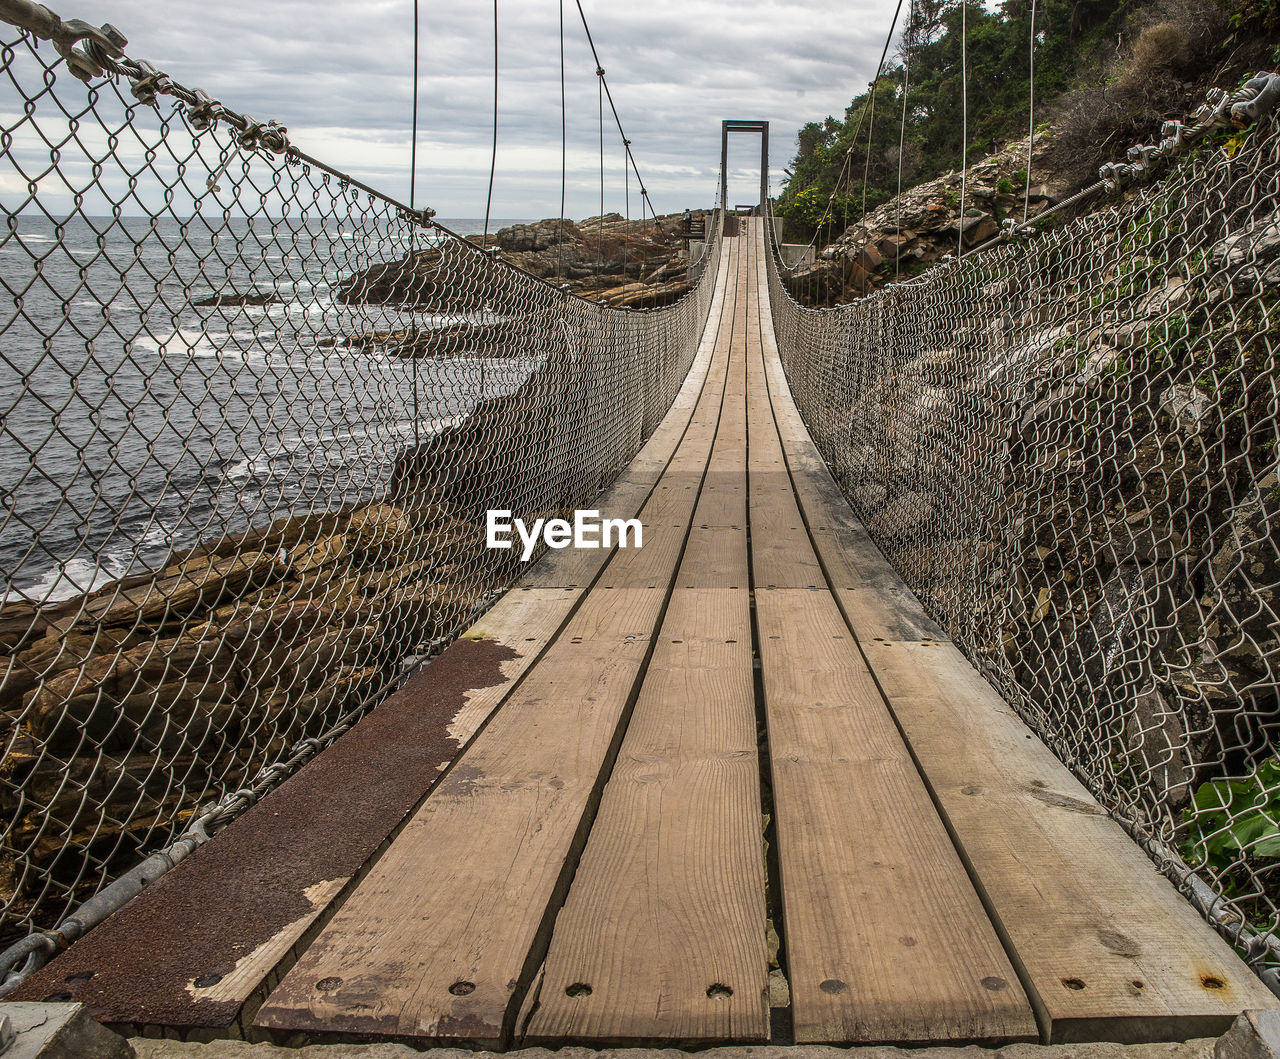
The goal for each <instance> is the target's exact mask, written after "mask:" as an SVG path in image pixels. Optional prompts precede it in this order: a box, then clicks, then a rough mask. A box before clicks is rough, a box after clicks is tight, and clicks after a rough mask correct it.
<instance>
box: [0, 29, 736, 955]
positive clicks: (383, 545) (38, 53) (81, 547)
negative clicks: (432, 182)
mask: <svg viewBox="0 0 1280 1059" xmlns="http://www.w3.org/2000/svg"><path fill="white" fill-rule="evenodd" d="M14 6H15V5H14V4H13V3H9V4H7V6H6V11H8V10H9V9H10V8H13V7H14ZM18 6H21V5H18ZM46 14H47V12H46ZM6 17H8V16H7V15H6ZM51 17H52V16H51ZM54 21H55V22H56V21H57V20H56V18H54ZM70 25H71V24H64V26H63V30H64V31H65V29H66V27H67V26H70ZM46 28H47V27H46ZM55 28H56V27H55ZM106 30H109V27H104V32H97V31H93V32H91V33H90V34H89V36H88V38H87V39H88V40H89V42H90V46H88V47H87V48H86V49H85V50H81V49H79V48H77V49H76V50H75V51H72V50H71V49H70V47H69V46H68V43H67V39H66V33H65V32H64V33H63V37H62V38H59V37H58V36H56V35H55V36H54V42H55V44H56V45H57V48H56V50H55V46H54V45H51V44H50V43H48V42H42V41H40V40H38V39H37V37H36V36H35V35H34V34H33V33H31V32H22V31H19V30H17V29H12V30H9V32H8V33H7V34H5V36H6V39H5V42H4V43H3V44H2V45H0V84H3V88H2V89H0V146H2V147H3V155H0V197H2V199H3V203H4V207H5V209H4V214H5V219H4V227H3V230H2V231H0V285H2V286H3V294H0V468H3V475H2V477H0V501H2V502H3V511H2V512H0V569H2V570H3V576H4V591H5V595H4V601H3V606H2V607H0V719H2V720H3V725H4V728H3V744H2V745H3V758H2V759H0V803H2V805H3V811H2V812H0V828H2V830H0V905H2V907H3V917H2V918H0V923H2V924H3V932H4V935H5V938H6V940H12V938H13V937H14V936H17V935H19V934H22V933H24V932H25V931H26V930H28V929H31V928H42V929H43V928H49V927H51V926H52V925H54V924H55V923H56V922H58V920H59V919H60V917H61V916H63V915H64V914H65V913H66V912H67V910H68V909H69V908H71V907H72V906H73V905H74V904H75V903H76V902H77V901H78V900H80V899H82V898H84V897H85V896H87V895H88V894H90V893H92V892H93V891H95V890H96V889H97V888H98V887H100V886H101V885H102V884H103V883H104V882H105V881H107V880H110V879H112V878H114V877H115V876H117V875H119V874H120V873H121V872H122V871H123V870H124V869H127V868H129V867H130V866H131V865H133V864H134V863H136V861H137V859H138V857H139V854H140V852H142V851H144V850H146V849H148V848H151V847H155V846H158V845H163V844H165V843H167V842H170V841H172V840H173V839H174V837H175V836H176V835H179V834H180V833H182V832H183V831H184V829H186V828H189V827H191V826H192V824H193V823H195V824H196V827H195V833H196V837H197V839H198V838H199V837H201V835H202V834H203V829H204V828H205V827H206V826H208V825H211V824H213V823H220V822H223V821H225V819H226V818H227V817H228V816H229V815H231V813H232V812H233V811H234V810H235V809H237V808H242V807H243V806H245V805H248V804H251V803H252V801H253V800H255V799H256V798H257V797H258V796H259V795H260V794H261V793H262V792H263V791H264V790H265V789H267V788H269V786H270V785H271V784H272V783H274V782H277V781H278V780H279V779H280V778H281V777H282V776H283V775H284V774H286V773H287V772H288V771H289V769H290V768H292V767H293V766H296V765H297V764H298V763H299V762H301V761H303V760H305V759H306V757H307V756H309V755H310V754H311V753H313V752H314V751H315V750H316V749H317V748H318V747H319V746H320V745H322V743H323V742H324V741H325V740H327V739H329V738H331V737H332V736H333V735H334V734H335V733H336V732H338V731H340V730H342V729H343V728H344V727H346V726H349V725H350V724H351V723H352V722H353V721H354V720H355V719H356V718H357V717H358V716H359V715H360V714H361V712H362V711H365V710H367V709H369V708H370V707H372V706H374V705H375V704H376V703H377V702H378V701H379V700H380V698H381V697H383V696H384V695H385V694H386V693H387V692H388V691H389V690H390V689H392V688H393V687H394V686H395V685H396V684H397V683H398V682H399V681H400V680H401V679H402V678H403V676H404V675H405V674H406V673H407V672H409V671H410V670H412V669H413V668H414V667H415V666H416V665H418V664H419V663H420V662H421V661H422V660H423V658H425V657H428V656H429V655H430V653H431V651H432V650H433V648H435V647H438V645H439V644H441V643H442V642H446V641H448V640H449V639H451V638H452V637H454V636H455V635H456V634H457V633H458V632H459V631H460V630H461V629H462V628H464V627H465V626H466V625H467V623H468V621H469V619H470V618H471V617H473V616H474V615H476V614H477V612H478V611H479V610H481V609H483V608H484V607H485V606H486V605H487V604H488V603H489V602H491V601H492V600H493V599H494V598H495V597H496V596H497V595H499V594H501V592H503V591H504V590H505V589H506V588H507V587H508V586H509V585H511V584H512V582H513V580H514V579H515V578H516V577H517V576H518V575H519V573H520V572H521V570H522V569H523V566H522V564H520V563H519V562H518V561H517V560H516V557H515V553H514V552H511V551H500V550H489V549H487V548H486V547H485V541H484V522H485V511H486V509H488V508H507V509H511V510H512V511H513V513H514V515H515V517H518V518H524V519H532V518H535V517H543V516H555V515H560V514H562V513H564V512H565V511H567V510H568V509H572V508H574V507H580V506H585V505H587V504H588V503H589V502H590V501H591V500H592V499H593V498H594V497H595V496H596V495H598V493H599V492H600V491H601V490H602V488H604V487H605V486H606V485H607V484H608V483H609V482H610V481H611V480H612V479H613V478H614V477H615V476H616V475H617V474H618V473H619V471H621V470H622V468H623V467H625V466H626V464H627V463H628V461H629V460H630V459H631V458H632V456H633V455H634V454H635V453H636V451H637V450H638V449H639V448H640V446H641V445H642V443H643V442H644V441H645V439H646V438H647V437H648V435H649V433H650V432H651V431H652V430H653V428H654V426H655V425H656V424H657V422H658V421H659V419H660V418H661V417H662V415H663V414H664V413H665V411H666V410H667V408H668V407H669V405H670V403H671V401H672V400H673V398H674V396H675V393H676V390H677V389H678V387H679V385H680V383H681V382H682V380H683V379H684V377H685V375H686V374H687V371H688V369H689V367H690V364H691V363H692V359H693V355H694V352H695V349H696V346H697V341H698V337H699V334H700V331H701V328H702V325H703V322H704V319H705V316H706V312H707V307H708V305H709V300H710V295H711V285H712V281H713V280H714V275H715V271H716V270H715V261H716V259H717V255H718V250H719V241H718V235H717V233H716V231H715V226H709V228H710V229H711V231H710V234H709V238H710V245H709V246H708V247H707V252H706V253H705V254H704V255H703V257H702V265H701V270H702V278H701V280H700V281H698V282H696V283H695V285H694V289H693V291H692V293H690V294H689V295H688V296H686V297H685V298H684V299H682V300H681V301H679V302H677V303H676V304H674V305H671V306H668V307H665V308H662V309H656V310H651V311H650V310H646V311H619V310H611V309H606V308H604V307H602V306H600V305H597V304H594V303H591V302H587V301H584V300H582V299H580V298H577V297H574V296H571V295H569V294H567V293H565V292H563V291H561V290H559V289H557V288H555V287H553V286H551V285H549V284H547V283H545V282H542V281H541V280H538V279H535V278H533V277H531V276H529V275H527V274H524V273H522V272H520V271H519V270H518V269H516V268H514V267H511V266H509V265H507V264H504V262H503V261H501V260H499V259H496V258H495V257H493V256H491V255H490V254H487V253H485V252H483V251H482V250H480V249H479V248H478V247H476V246H473V245H472V244H470V243H468V242H466V241H464V240H462V239H460V238H458V237H455V236H453V235H452V234H451V233H448V232H447V231H445V230H442V229H441V228H439V227H437V226H435V225H434V224H433V223H432V221H431V215H430V213H429V212H415V211H412V210H410V209H408V208H406V207H405V206H404V205H403V204H400V203H397V202H395V201H394V200H392V199H389V198H386V197H384V196H382V195H380V194H377V193H376V192H373V191H371V189H369V188H367V187H366V186H364V185H362V184H360V183H359V182H357V181H355V180H352V179H351V178H349V177H347V176H344V175H343V174H341V173H340V172H338V171H336V170H334V169H331V168H329V167H328V166H325V165H324V164H323V163H320V162H317V161H316V160H315V159H311V158H309V157H308V156H306V155H304V154H302V153H301V152H300V151H298V150H297V149H296V148H293V147H292V146H290V145H289V144H288V140H287V137H286V130H284V129H283V128H282V127H280V126H278V125H275V124H274V123H267V124H264V123H260V122H255V121H254V119H252V118H249V117H247V116H243V115H237V114H234V113H233V112H231V111H228V110H226V109H225V108H223V107H222V106H221V105H220V104H218V103H217V102H216V101H214V100H211V99H210V98H209V97H208V96H207V95H205V94H204V93H202V92H200V91H198V90H189V89H185V88H183V87H182V86H180V85H178V84H176V83H175V82H173V81H172V80H170V79H169V78H168V77H167V76H166V75H164V74H163V73H162V72H160V71H157V70H155V69H154V68H153V67H150V66H149V65H148V64H146V63H135V62H132V61H130V60H127V59H124V58H123V55H122V52H121V50H120V49H121V48H122V47H123V38H122V37H119V35H118V34H115V33H114V31H112V32H105V31H106ZM52 33H54V30H53V29H50V30H49V31H48V32H47V33H44V32H42V33H41V35H42V36H48V35H50V34H52ZM82 39H83V35H82ZM95 41H96V49H95V47H94V46H93V45H94V42H95ZM86 52H87V58H86ZM112 54H114V56H115V60H114V61H113V60H111V58H110V57H111V55H112ZM68 62H70V63H71V64H72V66H71V68H70V69H68ZM95 64H96V67H97V68H98V69H97V73H96V74H95ZM102 69H105V70H107V71H111V72H112V73H113V74H114V76H111V75H109V76H106V77H103V76H102V75H101V74H102ZM70 73H76V74H77V76H81V77H83V78H85V79H86V80H87V82H88V83H87V84H82V83H80V81H78V80H75V79H74V78H73V77H71V76H69V74H70ZM317 737H319V738H317ZM285 758H287V759H288V761H287V762H286V763H284V764H275V765H273V764H271V763H273V762H278V761H280V759H285ZM218 798H222V799H223V802H222V803H221V806H220V808H219V810H218V811H217V812H214V813H213V814H212V815H210V813H209V806H208V804H207V803H208V802H209V800H210V799H218ZM198 814H203V815H199V817H198V819H197V816H198ZM179 852H182V851H179ZM173 859H176V856H175V857H174V858H173ZM140 885H141V882H139V883H138V886H140Z"/></svg>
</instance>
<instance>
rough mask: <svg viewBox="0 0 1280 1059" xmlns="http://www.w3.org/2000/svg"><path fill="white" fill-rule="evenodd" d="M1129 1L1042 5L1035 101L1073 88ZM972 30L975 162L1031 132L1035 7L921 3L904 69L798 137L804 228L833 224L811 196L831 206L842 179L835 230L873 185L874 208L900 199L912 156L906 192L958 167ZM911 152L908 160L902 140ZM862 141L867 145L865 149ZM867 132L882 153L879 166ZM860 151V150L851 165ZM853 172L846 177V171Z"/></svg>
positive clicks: (1008, 0) (790, 209)
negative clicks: (964, 40) (964, 42)
mask: <svg viewBox="0 0 1280 1059" xmlns="http://www.w3.org/2000/svg"><path fill="white" fill-rule="evenodd" d="M1124 2H1125V0H1092V2H1091V3H1087V4H1081V3H1076V2H1072V0H1041V2H1038V4H1037V10H1036V31H1037V36H1038V37H1040V40H1041V43H1040V44H1039V46H1038V47H1037V50H1036V95H1037V97H1038V98H1039V99H1041V100H1044V99H1048V98H1052V97H1054V96H1056V95H1057V94H1058V93H1060V92H1061V91H1062V90H1063V89H1064V88H1065V87H1067V85H1068V84H1069V83H1070V81H1071V79H1072V77H1073V75H1074V73H1075V70H1076V64H1077V61H1078V56H1079V54H1080V53H1081V52H1082V51H1088V50H1090V49H1092V48H1093V47H1094V45H1095V44H1096V42H1097V41H1098V40H1099V39H1100V38H1101V36H1102V35H1103V34H1105V33H1106V32H1107V31H1108V29H1109V26H1110V23H1111V20H1112V18H1113V16H1114V15H1115V14H1116V13H1117V12H1118V11H1119V10H1120V9H1121V8H1122V7H1123V6H1124ZM962 18H963V19H964V21H965V23H966V27H967V37H968V54H967V59H966V62H967V66H968V76H969V99H970V108H969V155H970V158H978V157H981V156H982V155H983V154H986V153H988V152H990V151H991V150H994V149H995V148H997V147H998V146H1000V145H1001V144H1002V143H1003V142H1004V141H1006V140H1008V139H1011V138H1015V137H1017V136H1018V135H1020V134H1022V133H1024V132H1025V131H1026V125H1027V98H1028V90H1029V84H1030V79H1029V72H1028V68H1027V51H1028V43H1029V39H1030V30H1031V24H1030V20H1031V4H1030V2H1029V0H1004V3H1003V4H1002V6H1001V7H1000V9H999V10H998V11H995V12H990V11H988V10H987V9H986V8H985V7H984V6H983V5H982V4H981V3H976V2H970V3H967V4H964V5H962V4H960V3H958V2H954V0H917V3H916V4H915V5H914V11H913V17H912V21H911V24H910V25H908V26H907V27H906V30H905V33H904V35H903V40H902V45H901V47H900V49H899V55H898V61H897V63H895V64H893V65H892V66H891V67H890V68H889V69H887V70H886V71H884V73H882V74H881V77H880V80H879V82H878V84H877V86H876V90H875V94H874V98H873V96H872V94H871V92H870V91H868V92H865V93H863V94H862V95H860V96H858V97H857V98H856V99H854V100H853V102H851V103H850V104H849V107H848V109H847V110H846V111H845V114H844V120H843V121H838V120H836V119H835V118H832V117H829V118H827V119H826V120H825V121H823V122H820V123H819V122H810V123H809V124H808V125H806V126H805V127H804V128H803V129H801V130H800V133H799V137H798V139H799V151H798V152H797V154H796V158H795V161H794V162H793V163H792V168H791V171H790V180H789V183H788V184H787V187H786V189H785V190H784V191H783V194H782V196H781V198H780V200H779V204H778V212H779V213H781V214H783V215H784V216H786V217H788V218H790V219H794V220H796V221H799V222H801V223H804V224H809V225H813V224H815V223H816V219H815V213H816V215H817V218H821V217H822V206H819V207H818V208H817V209H816V210H814V209H813V208H812V207H810V206H809V205H807V202H808V200H806V199H805V198H803V197H802V195H803V193H805V192H808V193H809V194H810V195H811V196H813V197H815V198H820V199H821V200H822V204H823V206H825V204H826V201H827V199H828V198H829V197H830V196H831V192H832V190H833V189H835V188H836V185H837V181H839V189H838V190H839V194H837V196H836V197H837V199H843V202H844V207H843V210H842V211H835V210H833V211H832V214H834V215H835V217H834V220H835V223H837V224H838V223H840V221H841V220H844V219H845V218H847V219H848V221H852V220H856V219H857V217H859V216H861V207H862V187H863V177H864V175H865V176H866V178H867V179H866V198H867V209H868V210H870V209H872V208H873V207H874V206H876V205H878V204H879V203H881V202H884V201H887V200H888V199H889V198H891V197H892V196H893V195H895V194H896V193H897V189H898V166H899V161H900V160H901V165H902V180H903V186H904V187H911V186H913V185H914V184H918V183H920V182H921V181H923V180H929V179H931V178H933V177H935V176H939V175H941V174H942V173H945V172H947V171H948V170H950V169H954V168H957V167H958V165H959V162H960V157H961V141H962V138H963V136H962V128H963V114H962V109H963V107H962V101H961V93H960V83H961V54H960V50H961V49H960V40H961V33H960V29H961V19H962ZM904 63H906V64H907V66H908V67H909V70H910V93H909V98H908V100H907V103H908V106H907V114H906V125H905V129H903V127H902V102H903V101H902V91H903V85H904V80H905V74H904V69H903V64H904ZM900 132H901V134H902V140H903V145H902V150H901V152H899V134H900ZM855 136H856V143H855ZM868 136H869V138H870V143H871V152H870V156H869V158H868V154H867V150H866V144H867V142H868ZM850 145H853V147H854V150H853V152H852V154H851V156H850V157H849V161H848V164H847V166H846V164H845V157H846V155H847V154H849V148H850ZM842 170H843V176H842V175H841V173H842Z"/></svg>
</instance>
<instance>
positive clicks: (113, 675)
mask: <svg viewBox="0 0 1280 1059" xmlns="http://www.w3.org/2000/svg"><path fill="white" fill-rule="evenodd" d="M548 370H551V369H550V368H549V367H548V368H543V369H541V370H539V371H537V372H535V373H534V375H533V376H532V377H531V378H530V379H529V380H527V381H526V383H525V384H524V385H523V386H522V387H521V388H520V389H519V390H517V391H516V392H515V393H513V394H510V395H507V396H504V397H497V398H492V399H488V400H485V401H482V402H481V403H480V404H479V405H478V406H477V407H476V408H475V409H474V411H473V412H472V414H471V416H470V417H468V419H466V420H464V421H463V422H462V423H459V424H456V425H454V426H452V427H449V428H446V429H445V430H442V431H441V432H439V433H438V434H436V435H434V436H433V437H432V438H430V439H429V440H428V441H426V442H424V443H423V444H422V445H421V446H420V447H418V448H417V449H408V450H404V451H402V452H401V453H400V455H399V457H398V458H397V460H396V472H395V475H394V477H393V480H392V481H391V482H390V483H389V485H388V491H387V494H386V496H385V497H383V498H381V499H378V500H375V501H372V502H369V503H361V504H346V505H343V506H341V507H338V508H336V509H334V510H329V511H323V512H316V513H313V514H303V515H294V516H288V517H284V518H279V519H276V520H275V521H273V522H272V523H271V524H270V525H268V526H265V527H263V528H259V529H251V530H249V531H247V532H242V533H235V534H230V535H227V536H225V537H222V538H220V539H217V540H214V541H210V542H207V543H205V544H202V545H199V546H197V547H194V548H190V549H188V550H186V551H179V552H174V553H173V554H171V555H170V556H169V557H168V559H167V560H166V561H165V562H164V563H163V564H160V565H159V567H158V568H157V569H155V570H153V571H150V572H144V573H138V574H134V575H131V576H128V577H125V578H122V579H120V580H118V581H115V582H113V583H111V584H109V585H106V586H104V587H102V588H99V589H98V590H96V591H93V592H89V593H85V594H82V595H79V596H76V597H74V598H72V599H68V600H65V601H62V602H58V603H53V604H49V605H45V606H40V605H37V604H35V603H29V602H21V601H19V602H10V603H7V604H5V605H4V606H2V607H0V659H2V661H0V716H2V717H3V722H4V726H5V743H4V746H5V752H4V756H3V759H2V760H0V806H2V808H3V812H4V814H5V815H6V818H8V819H10V820H12V821H13V824H12V826H11V829H10V830H9V832H8V834H7V835H6V837H5V840H4V843H3V845H2V846H0V900H2V901H3V902H4V903H5V905H6V907H7V908H8V916H7V919H8V921H9V923H10V929H14V930H17V931H18V932H19V933H21V932H23V931H22V928H21V925H20V924H21V920H22V918H23V916H24V915H25V914H27V911H28V910H29V909H30V908H31V907H32V905H33V903H34V902H35V901H37V900H39V901H42V902H47V903H48V905H53V906H57V905H59V904H61V903H64V902H66V903H72V902H74V900H77V899H82V898H84V897H86V896H88V894H89V893H91V892H92V891H93V890H94V889H95V888H96V887H97V885H98V884H99V881H100V876H101V877H108V878H109V877H111V876H112V875H113V874H115V873H116V872H117V871H119V870H121V869H123V868H125V867H129V866H131V865H132V863H134V862H135V861H136V859H137V857H138V855H139V854H140V853H141V852H143V851H144V850H147V849H150V848H152V847H155V846H157V845H161V844H163V843H164V842H165V841H167V840H168V838H169V836H170V834H171V832H172V831H173V830H175V829H176V830H180V829H181V827H182V825H183V824H184V823H185V822H186V821H187V820H189V819H190V818H191V817H192V816H193V815H194V813H195V812H196V810H197V809H198V808H199V807H200V806H201V805H202V803H203V802H205V801H206V800H208V799H210V798H213V797H215V796H217V795H219V794H220V793H221V792H222V791H223V790H224V789H235V788H236V787H238V786H240V785H242V784H243V783H245V782H246V781H247V780H248V779H250V778H251V777H252V774H253V773H254V772H256V770H257V769H258V768H260V767H261V766H262V765H264V764H266V763H268V762H271V761H274V760H276V759H278V758H280V757H282V756H283V754H284V751H286V750H287V749H288V748H289V747H290V746H292V745H293V744H294V743H296V742H297V741H298V740H299V739H301V738H305V737H311V736H314V735H316V734H318V733H319V732H321V731H323V730H324V729H325V728H327V727H329V726H330V725H332V724H333V722H334V721H335V720H336V719H337V718H339V717H340V716H342V715H343V714H345V713H347V712H349V711H351V710H354V709H360V708H367V707H370V706H372V705H374V704H376V702H378V701H379V700H380V699H381V697H382V696H383V695H384V694H385V693H386V692H387V691H388V690H390V689H391V688H392V687H393V686H394V685H395V684H396V683H397V682H398V681H399V679H400V678H401V677H402V676H403V675H404V672H405V665H406V663H407V664H410V665H412V664H414V662H415V659H420V658H421V657H423V655H424V654H425V653H426V652H427V651H428V650H429V649H430V647H431V646H432V645H433V644H434V643H438V642H443V641H447V640H448V639H451V638H453V637H454V636H456V635H457V633H458V632H460V631H461V630H462V629H463V628H465V627H466V625H467V624H468V622H469V620H471V618H472V616H473V615H474V614H475V613H476V612H477V610H478V609H479V608H481V607H483V606H484V605H485V604H486V603H487V602H488V601H489V600H491V599H492V598H494V597H495V596H496V595H497V594H498V593H500V591H502V590H503V589H504V588H505V587H507V586H508V585H509V584H510V583H511V581H512V580H513V579H514V577H515V575H516V572H517V571H516V563H515V561H514V559H512V558H511V553H509V552H493V551H490V550H487V549H486V548H485V547H484V515H483V504H484V498H485V497H486V496H493V495H498V493H499V492H501V491H502V490H506V491H507V492H508V493H510V494H512V495H516V496H518V498H519V499H520V500H521V501H523V502H524V503H526V504H529V503H536V499H537V498H538V497H547V496H550V495H551V494H553V493H554V494H556V495H557V496H559V495H561V494H563V493H564V490H566V489H570V488H572V487H573V485H581V484H582V483H580V482H576V481H575V482H574V483H569V482H566V481H561V482H550V481H547V482H542V481H540V483H539V485H540V488H538V489H536V490H534V489H530V488H528V487H527V486H526V488H524V489H523V491H521V490H520V489H519V488H518V482H519V478H520V476H521V474H522V464H521V463H520V462H518V461H516V460H514V459H511V458H507V459H505V460H504V459H503V458H502V456H501V454H500V450H502V448H503V445H502V437H503V436H504V433H505V434H510V433H511V431H512V430H513V429H515V426H513V425H519V426H521V428H522V429H523V428H528V427H529V426H530V420H531V419H534V420H537V421H539V422H541V421H543V420H546V421H547V422H549V421H550V418H549V417H548V416H547V415H545V414H540V413H539V408H540V407H541V406H543V405H545V404H546V402H545V391H546V387H547V381H546V379H545V378H544V375H545V372H546V371H548ZM544 411H545V410H544ZM499 424H503V425H505V430H504V429H500V428H499ZM546 433H547V432H546V431H541V432H540V431H538V430H537V429H533V431H532V434H531V435H530V437H531V438H532V440H531V442H530V444H533V445H535V446H536V445H537V444H538V443H539V439H541V441H544V442H545V441H547V438H546V437H544V436H543V435H545V434H546ZM506 448H507V449H508V450H509V449H510V448H511V446H510V445H507V446H506ZM446 471H447V472H449V473H445V472H446ZM495 491H497V492H495ZM535 494H536V496H535ZM543 513H544V514H547V515H550V514H556V515H559V514H560V513H561V512H560V511H559V510H558V509H556V510H554V511H551V510H547V511H545V512H543ZM88 807H92V810H91V811H86V810H87V809H88ZM86 864H90V865H93V866H94V870H90V871H89V872H88V873H86V871H85V865H86ZM99 873H100V875H99ZM86 876H87V877H86ZM46 915H47V913H46ZM0 940H3V939H0Z"/></svg>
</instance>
